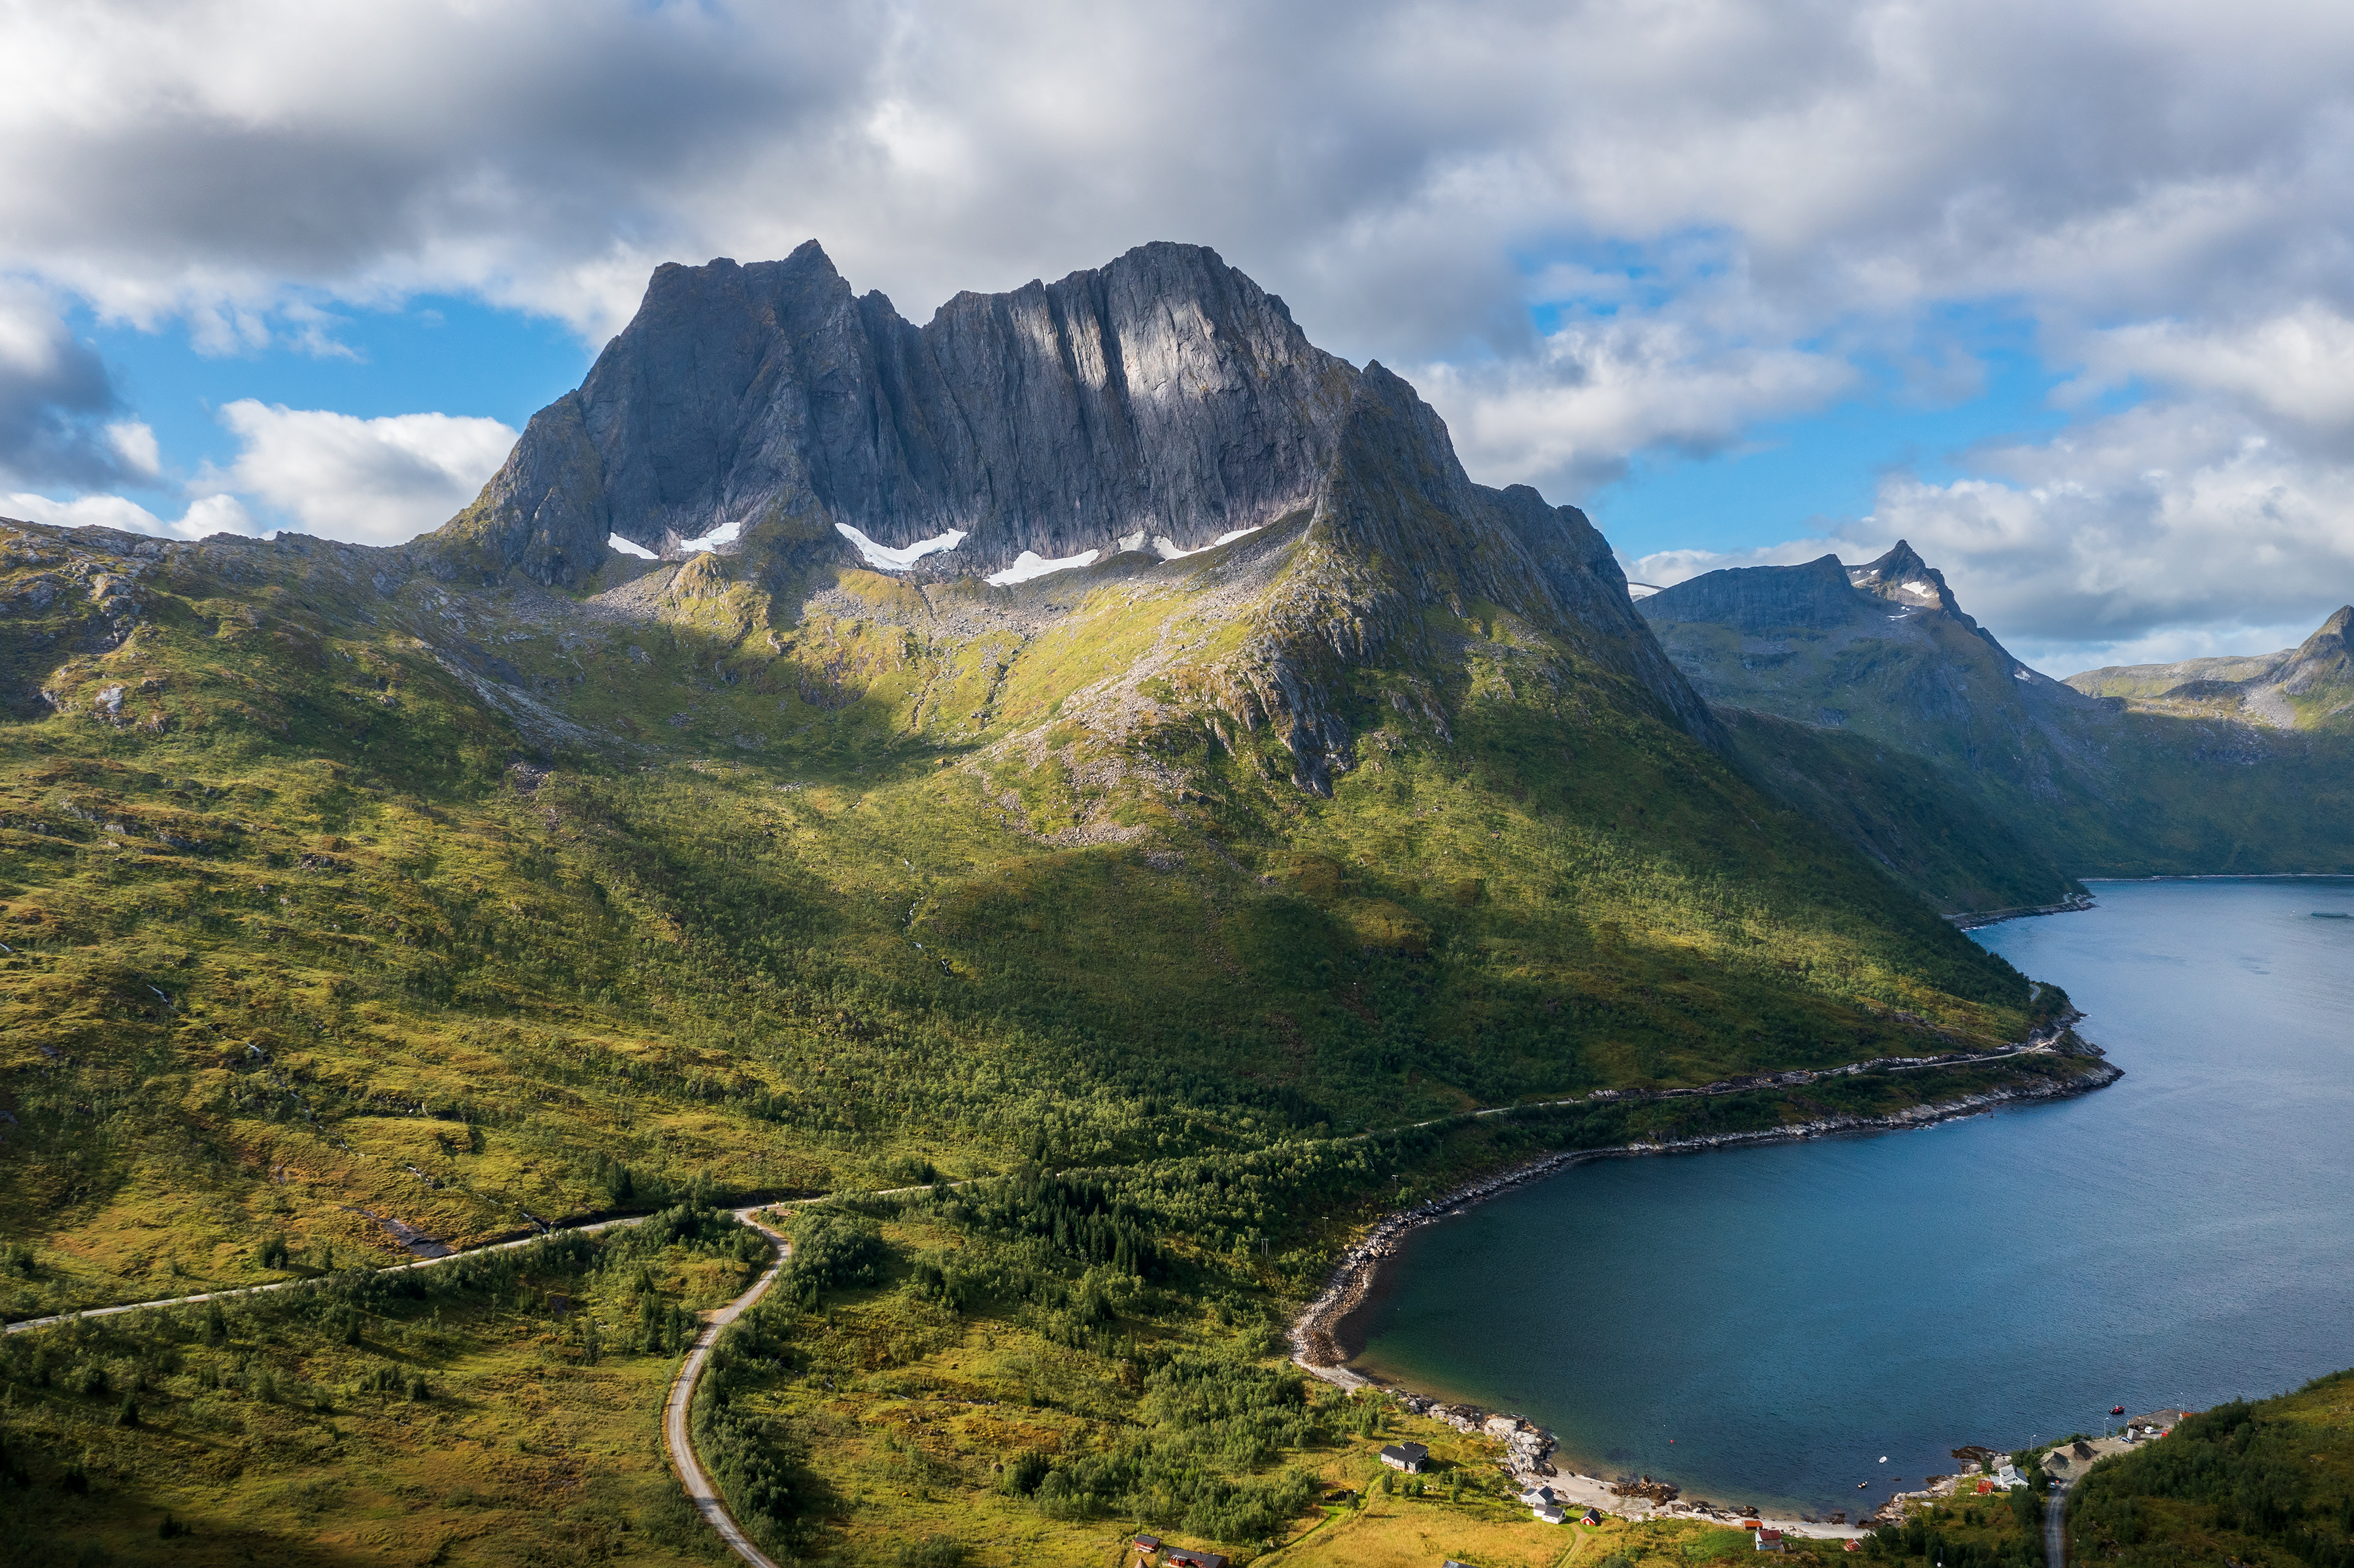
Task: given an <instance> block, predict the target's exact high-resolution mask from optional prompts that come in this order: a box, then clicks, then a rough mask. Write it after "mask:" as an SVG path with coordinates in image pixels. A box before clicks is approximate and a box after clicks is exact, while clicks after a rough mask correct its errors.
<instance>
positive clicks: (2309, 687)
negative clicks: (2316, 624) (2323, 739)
mask: <svg viewBox="0 0 2354 1568" xmlns="http://www.w3.org/2000/svg"><path fill="white" fill-rule="evenodd" d="M2349 630H2354V605H2342V606H2340V607H2339V608H2338V612H2337V613H2336V614H2335V615H2332V616H2331V617H2330V618H2329V619H2328V620H2325V621H2323V622H2322V623H2321V626H2320V629H2319V630H2317V631H2315V632H2314V634H2313V635H2312V636H2310V637H2308V638H2306V640H2305V641H2303V642H2301V643H2299V644H2298V645H2297V649H2296V652H2294V653H2292V654H2290V655H2289V659H2288V665H2287V668H2285V669H2284V670H2283V671H2282V672H2281V675H2280V683H2281V690H2283V691H2284V692H2286V693H2287V694H2289V695H2290V696H2293V697H2302V696H2307V695H2312V694H2317V693H2319V692H2321V691H2322V690H2324V689H2325V688H2332V687H2354V654H2349V650H2348V648H2347V646H2346V640H2347V636H2348V633H2349Z"/></svg>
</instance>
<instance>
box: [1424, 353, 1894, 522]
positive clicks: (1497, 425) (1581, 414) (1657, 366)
mask: <svg viewBox="0 0 2354 1568" xmlns="http://www.w3.org/2000/svg"><path fill="white" fill-rule="evenodd" d="M1413 379H1414V381H1415V383H1416V386H1417V387H1420V388H1421V389H1422V391H1423V394H1424V396H1426V397H1428V398H1429V399H1430V401H1431V403H1432V404H1433V406H1434V407H1437V408H1439V409H1441V410H1442V411H1444V412H1446V413H1447V415H1448V421H1449V422H1448V429H1449V431H1450V432H1451V433H1452V434H1453V436H1454V438H1455V442H1456V446H1457V448H1458V450H1460V451H1461V453H1462V455H1463V460H1464V462H1465V464H1466V466H1468V467H1469V469H1470V470H1471V471H1472V472H1473V473H1475V474H1477V475H1479V477H1480V478H1482V479H1484V480H1487V481H1489V482H1492V483H1498V484H1509V483H1522V482H1528V483H1535V484H1537V485H1539V486H1540V487H1541V488H1551V489H1553V491H1554V493H1564V492H1565V493H1569V494H1582V493H1585V491H1587V490H1590V489H1591V488H1593V487H1594V486H1596V485H1597V484H1601V483H1604V482H1607V481H1609V480H1612V479H1615V478H1617V477H1618V475H1619V474H1621V473H1622V472H1624V471H1625V469H1626V466H1627V460H1628V457H1629V455H1631V454H1632V453H1635V452H1638V451H1641V450H1644V449H1646V448H1659V447H1667V448H1672V449H1674V450H1680V451H1682V452H1685V453H1688V454H1694V455H1702V454H1707V453H1711V452H1714V451H1717V450H1722V449H1723V448H1725V447H1728V446H1732V445H1734V444H1735V443H1737V442H1738V441H1740V440H1741V439H1742V435H1743V432H1744V430H1746V429H1749V428H1750V427H1751V426H1752V425H1754V424H1755V422H1756V421H1758V420H1760V419H1765V418H1787V417H1789V416H1792V415H1795V414H1799V413H1804V412H1808V411H1811V410H1812V409H1815V408H1820V407H1821V406H1822V405H1823V404H1824V403H1826V402H1828V401H1829V400H1830V399H1831V398H1832V397H1836V396H1837V395H1838V394H1839V393H1840V392H1841V391H1844V390H1845V389H1847V388H1848V387H1850V386H1851V385H1852V384H1853V383H1854V381H1855V379H1856V375H1855V372H1854V370H1853V368H1852V367H1851V366H1849V365H1848V364H1847V363H1846V362H1845V361H1844V360H1841V359H1840V358H1838V357H1835V356H1832V355H1822V354H1816V353H1809V352H1807V351H1805V350H1801V349H1796V348H1781V347H1766V348H1759V347H1754V346H1750V345H1746V344H1727V343H1724V342H1723V341H1721V340H1718V339H1716V338H1714V337H1713V336H1712V335H1711V334H1705V333H1702V332H1700V331H1696V330H1694V329H1693V328H1691V327H1689V326H1687V325H1685V324H1683V323H1678V322H1672V321H1658V320H1652V321H1600V322H1582V323H1576V324H1575V325H1572V326H1568V327H1564V328H1563V329H1562V330H1561V331H1559V332H1556V333H1553V334H1551V335H1550V336H1548V337H1547V338H1545V339H1544V340H1543V344H1541V345H1540V347H1539V350H1538V352H1537V353H1536V354H1535V355H1532V356H1530V357H1528V358H1522V359H1511V360H1490V361H1488V362H1486V363H1484V364H1479V365H1476V366H1461V367H1458V366H1451V365H1446V364H1437V365H1431V366H1424V367H1422V368H1421V369H1420V370H1418V371H1417V372H1416V375H1415V376H1414V377H1413Z"/></svg>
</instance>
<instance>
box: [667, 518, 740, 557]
mask: <svg viewBox="0 0 2354 1568" xmlns="http://www.w3.org/2000/svg"><path fill="white" fill-rule="evenodd" d="M743 531H744V527H743V524H740V523H722V524H720V525H719V526H718V527H716V528H714V529H713V530H712V531H711V532H710V533H708V534H705V535H704V536H703V537H702V538H700V539H681V540H680V541H679V542H678V547H679V548H680V549H682V550H684V551H685V552H686V553H687V554H688V555H690V556H691V555H693V554H695V552H696V551H697V550H716V549H717V548H718V547H719V546H722V545H732V544H734V543H735V542H736V535H738V534H741V533H742V532H743Z"/></svg>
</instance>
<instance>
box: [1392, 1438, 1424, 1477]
mask: <svg viewBox="0 0 2354 1568" xmlns="http://www.w3.org/2000/svg"><path fill="white" fill-rule="evenodd" d="M1382 1463H1383V1464H1384V1465H1387V1466H1388V1467H1390V1468H1391V1469H1393V1470H1405V1471H1406V1472H1407V1473H1409V1474H1411V1475H1416V1476H1418V1475H1420V1474H1422V1472H1423V1471H1425V1470H1426V1469H1428V1468H1430V1450H1429V1449H1428V1448H1426V1447H1424V1446H1422V1445H1421V1444H1419V1443H1393V1444H1391V1445H1390V1446H1388V1447H1386V1448H1384V1449H1383V1450H1382Z"/></svg>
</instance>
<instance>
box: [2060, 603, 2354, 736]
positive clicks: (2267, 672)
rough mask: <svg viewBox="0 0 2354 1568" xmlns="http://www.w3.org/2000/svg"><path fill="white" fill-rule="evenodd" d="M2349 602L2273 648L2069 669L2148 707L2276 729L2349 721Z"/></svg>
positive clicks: (2353, 615) (2077, 681) (2352, 711)
mask: <svg viewBox="0 0 2354 1568" xmlns="http://www.w3.org/2000/svg"><path fill="white" fill-rule="evenodd" d="M2349 626H2354V605H2348V606H2342V607H2340V608H2339V609H2338V612H2337V613H2336V614H2335V615H2332V616H2331V617H2330V618H2329V619H2328V620H2325V621H2323V622H2322V623H2321V627H2320V630H2317V631H2316V632H2314V634H2313V635H2312V636H2310V637H2308V638H2306V640H2305V641H2304V642H2303V643H2301V644H2299V645H2298V646H2297V647H2295V648H2285V649H2283V650H2281V652H2277V653H2271V654H2260V655H2254V656H2243V657H2231V658H2221V659H2185V660H2182V661H2180V662H2177V663H2173V664H2112V665H2108V666H2105V667H2104V668H2102V669H2098V670H2087V671H2085V672H2084V673H2082V674H2080V675H2071V676H2069V677H2068V684H2069V685H2071V686H2073V687H2074V688H2075V689H2076V690H2078V691H2080V692H2083V693H2084V694H2085V695H2087V696H2093V697H2118V698H2122V699H2124V700H2125V701H2126V702H2127V703H2129V704H2131V705H2134V706H2136V707H2137V708H2138V709H2140V710H2142V711H2145V712H2149V713H2159V714H2175V715H2183V716H2187V717H2206V716H2211V715H2212V716H2223V717H2232V718H2243V719H2245V720H2247V721H2249V722H2251V723H2253V724H2259V725H2264V726H2270V727H2272V728H2275V729H2319V728H2347V727H2349V726H2354V660H2349V657H2348V654H2347V649H2346V633H2347V630H2348V628H2349Z"/></svg>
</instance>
